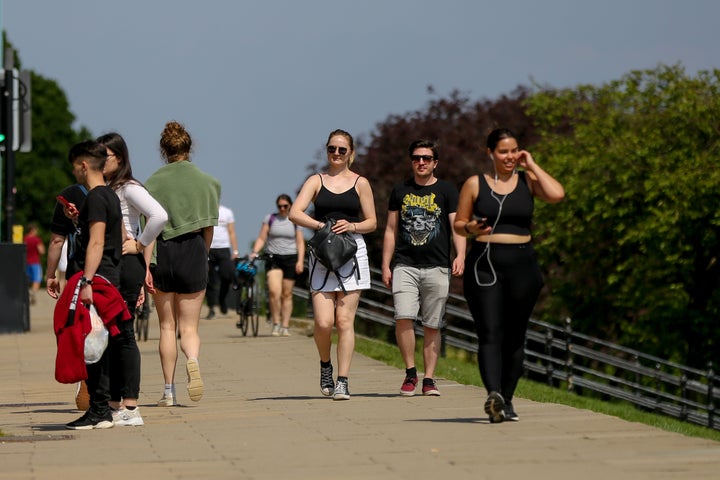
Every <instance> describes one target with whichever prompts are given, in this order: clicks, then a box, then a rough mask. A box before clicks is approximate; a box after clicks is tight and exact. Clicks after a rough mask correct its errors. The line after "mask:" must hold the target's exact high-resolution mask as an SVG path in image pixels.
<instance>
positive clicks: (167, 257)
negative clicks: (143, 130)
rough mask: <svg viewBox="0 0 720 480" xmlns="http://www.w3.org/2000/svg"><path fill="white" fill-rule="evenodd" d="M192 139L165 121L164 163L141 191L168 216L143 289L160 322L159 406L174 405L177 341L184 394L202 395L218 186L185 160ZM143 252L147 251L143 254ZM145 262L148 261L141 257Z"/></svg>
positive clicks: (192, 398)
mask: <svg viewBox="0 0 720 480" xmlns="http://www.w3.org/2000/svg"><path fill="white" fill-rule="evenodd" d="M191 147H192V139H191V138H190V134H189V133H188V132H187V131H186V130H185V127H184V126H182V125H181V124H179V123H178V122H168V123H167V124H166V125H165V129H164V130H163V132H162V135H161V137H160V153H161V154H162V157H163V158H164V159H165V161H166V162H167V165H165V166H163V167H161V168H160V169H159V170H157V171H156V172H155V173H153V174H152V176H151V177H150V178H149V179H148V180H147V181H146V182H145V187H146V188H147V189H148V191H149V192H150V193H151V194H152V196H153V197H155V198H156V199H157V201H158V202H160V205H162V207H163V208H164V209H165V211H166V212H167V214H168V222H167V223H166V224H165V228H164V229H163V231H162V234H161V235H160V236H159V237H158V239H157V247H156V249H157V253H156V265H155V267H154V268H153V266H152V265H151V272H152V276H151V277H150V278H148V279H147V280H146V287H147V289H148V291H149V292H150V293H153V296H154V299H155V309H156V310H157V313H158V317H159V319H160V363H161V364H162V371H163V377H164V379H165V388H164V392H163V396H162V398H161V399H160V400H159V401H158V406H161V407H170V406H173V405H176V401H177V396H176V394H175V367H176V364H177V357H178V351H177V337H178V335H180V349H181V350H182V351H183V353H184V354H185V357H186V358H187V362H186V363H185V371H186V373H187V376H188V384H187V391H188V395H189V396H190V400H192V401H194V402H197V401H199V400H200V399H201V398H202V396H203V392H204V388H205V387H204V383H203V381H202V378H201V376H200V363H199V361H198V357H199V355H200V336H199V334H198V324H199V322H200V310H201V309H202V304H203V298H204V297H205V289H206V288H207V281H208V261H207V258H208V252H209V250H210V245H211V243H212V237H213V227H214V226H216V225H217V223H218V213H219V209H220V201H219V200H220V182H219V181H217V180H216V179H215V178H213V177H211V176H210V175H208V174H206V173H203V172H202V171H201V170H200V169H199V168H198V167H197V166H196V165H195V164H194V163H192V162H191V160H190V151H191ZM146 252H147V250H146ZM145 259H146V260H148V259H149V257H148V254H147V253H146V256H145Z"/></svg>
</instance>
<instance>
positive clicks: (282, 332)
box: [280, 328, 290, 337]
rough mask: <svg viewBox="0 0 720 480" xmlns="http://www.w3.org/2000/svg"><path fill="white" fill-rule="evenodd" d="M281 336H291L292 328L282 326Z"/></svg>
mask: <svg viewBox="0 0 720 480" xmlns="http://www.w3.org/2000/svg"><path fill="white" fill-rule="evenodd" d="M280 336H281V337H289V336H290V329H288V328H281V329H280Z"/></svg>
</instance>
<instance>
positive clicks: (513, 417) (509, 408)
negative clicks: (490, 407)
mask: <svg viewBox="0 0 720 480" xmlns="http://www.w3.org/2000/svg"><path fill="white" fill-rule="evenodd" d="M503 410H504V411H505V420H507V421H509V422H519V421H520V417H519V416H518V414H517V413H515V409H514V408H513V404H512V402H505V408H504V409H503Z"/></svg>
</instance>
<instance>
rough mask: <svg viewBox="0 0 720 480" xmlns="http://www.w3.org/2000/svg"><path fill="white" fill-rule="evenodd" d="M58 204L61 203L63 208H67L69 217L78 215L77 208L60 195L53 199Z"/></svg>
mask: <svg viewBox="0 0 720 480" xmlns="http://www.w3.org/2000/svg"><path fill="white" fill-rule="evenodd" d="M55 198H56V199H57V201H58V202H60V203H62V204H63V206H64V207H65V208H67V209H68V210H69V212H70V215H75V214H77V213H78V210H77V208H76V207H75V204H73V203H70V202H69V201H68V199H67V198H65V197H63V196H62V195H58V196H57V197H55Z"/></svg>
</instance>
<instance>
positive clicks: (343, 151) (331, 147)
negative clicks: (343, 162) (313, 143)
mask: <svg viewBox="0 0 720 480" xmlns="http://www.w3.org/2000/svg"><path fill="white" fill-rule="evenodd" d="M335 150H337V151H338V153H339V154H340V155H345V154H346V153H347V152H348V149H347V147H336V146H335V145H328V146H327V152H328V153H335Z"/></svg>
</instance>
